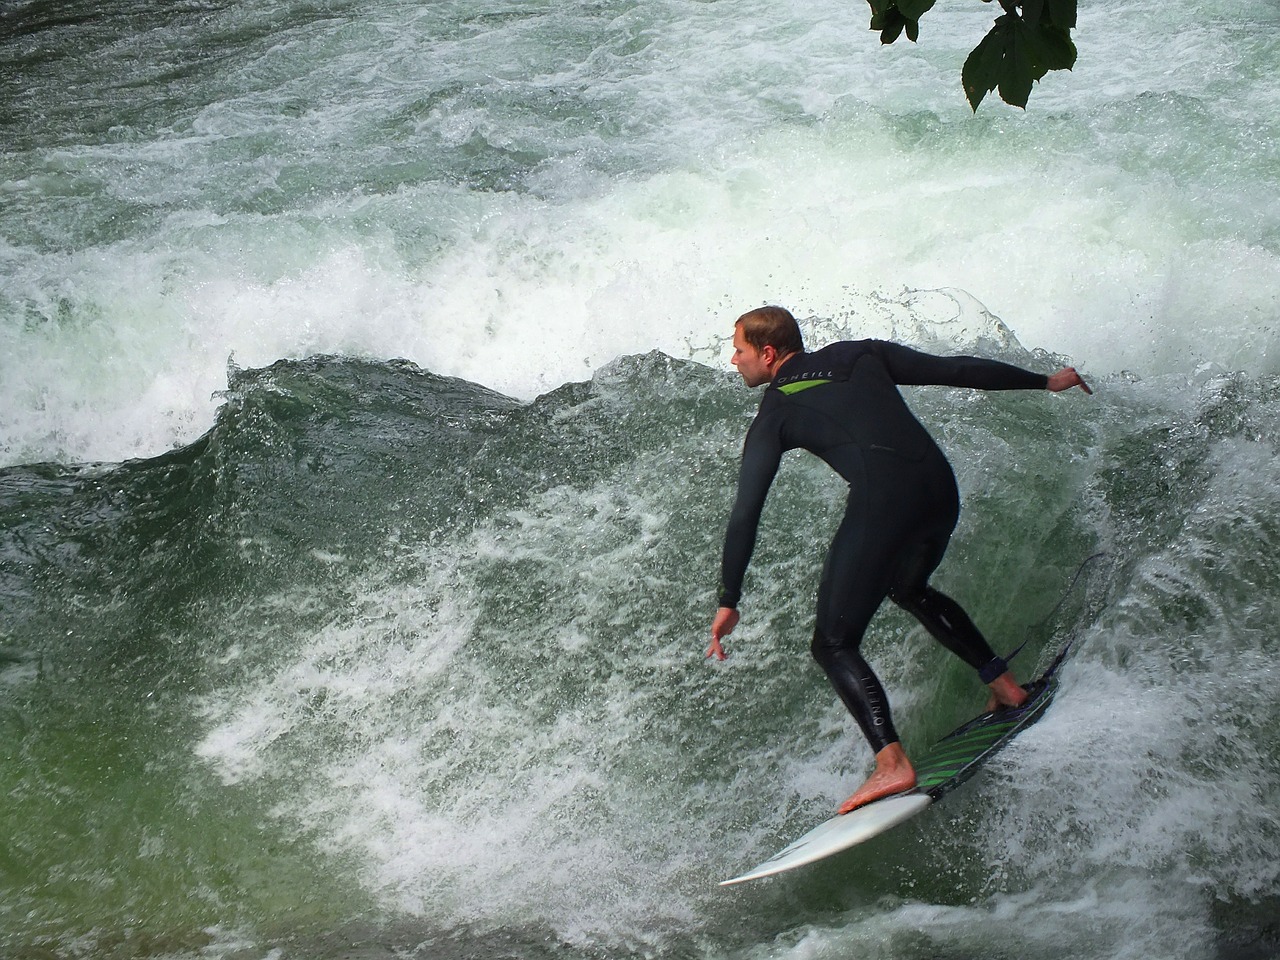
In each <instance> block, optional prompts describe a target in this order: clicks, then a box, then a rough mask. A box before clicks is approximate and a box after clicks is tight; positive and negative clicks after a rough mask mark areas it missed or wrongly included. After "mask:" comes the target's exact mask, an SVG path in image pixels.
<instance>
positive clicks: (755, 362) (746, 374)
mask: <svg viewBox="0 0 1280 960" xmlns="http://www.w3.org/2000/svg"><path fill="white" fill-rule="evenodd" d="M765 350H767V351H769V352H770V353H773V348H772V347H765V348H764V350H758V349H757V348H755V347H753V346H752V345H751V344H749V343H747V340H746V337H744V336H743V335H742V324H738V325H737V326H736V327H734V328H733V356H732V357H731V358H730V360H729V362H730V363H732V364H733V365H734V366H735V367H737V368H738V373H740V374H742V379H743V381H744V382H745V383H746V385H747V386H748V387H758V386H760V384H762V383H768V382H769V381H770V380H772V379H773V377H772V376H771V375H770V373H769V361H768V360H767V359H766V358H765V356H764V351H765Z"/></svg>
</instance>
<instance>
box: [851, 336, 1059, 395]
mask: <svg viewBox="0 0 1280 960" xmlns="http://www.w3.org/2000/svg"><path fill="white" fill-rule="evenodd" d="M876 351H877V352H878V353H879V354H880V357H881V359H882V360H883V361H884V365H885V367H886V368H887V369H888V371H889V376H891V377H892V378H893V382H894V383H897V384H901V385H904V386H923V385H926V384H928V385H935V386H942V387H972V388H974V389H976V390H1043V389H1045V387H1046V385H1047V384H1048V382H1049V378H1048V377H1047V376H1045V375H1044V374H1043V373H1032V372H1031V371H1030V370H1023V369H1022V368H1021V367H1015V366H1013V364H1010V363H1001V362H1000V361H999V360H984V359H983V358H981V357H935V356H933V355H932V354H929V353H921V352H920V351H919V350H912V349H911V348H910V347H904V346H902V345H901V344H899V343H889V342H888V341H884V340H881V341H877V342H876Z"/></svg>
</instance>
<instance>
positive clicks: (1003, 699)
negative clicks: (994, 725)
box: [987, 670, 1027, 713]
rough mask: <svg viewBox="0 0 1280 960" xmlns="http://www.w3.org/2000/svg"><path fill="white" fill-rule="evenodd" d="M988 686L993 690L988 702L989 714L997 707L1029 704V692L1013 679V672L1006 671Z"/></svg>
mask: <svg viewBox="0 0 1280 960" xmlns="http://www.w3.org/2000/svg"><path fill="white" fill-rule="evenodd" d="M987 686H988V687H990V688H991V696H990V697H989V698H988V700H987V713H990V712H991V711H992V710H994V709H996V708H997V707H1020V706H1022V705H1023V704H1024V703H1026V702H1027V691H1026V690H1023V689H1022V687H1020V686H1018V681H1017V680H1015V679H1013V672H1012V671H1011V670H1006V671H1005V672H1004V673H1002V674H1000V676H998V677H996V678H995V679H994V680H992V681H991V682H990V683H989V684H987Z"/></svg>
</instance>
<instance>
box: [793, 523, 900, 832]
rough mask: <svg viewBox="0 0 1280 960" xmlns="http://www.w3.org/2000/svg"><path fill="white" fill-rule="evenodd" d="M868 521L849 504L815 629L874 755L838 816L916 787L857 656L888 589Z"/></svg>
mask: <svg viewBox="0 0 1280 960" xmlns="http://www.w3.org/2000/svg"><path fill="white" fill-rule="evenodd" d="M865 515H866V511H865V510H855V509H854V507H853V505H852V504H850V507H849V509H847V510H846V512H845V516H844V519H843V521H842V522H841V524H840V529H839V530H838V531H837V532H836V536H835V539H834V540H833V542H832V544H831V549H830V551H829V552H828V554H827V561H826V565H825V567H824V568H823V572H822V582H821V585H820V586H819V588H818V616H817V625H816V627H815V629H814V634H813V644H812V646H811V647H810V650H811V651H812V653H813V658H814V659H815V660H816V661H817V662H818V664H819V665H820V666H821V667H822V669H823V670H824V671H826V674H827V678H828V679H829V680H830V681H831V685H832V686H833V687H835V690H836V693H838V694H839V696H840V699H841V700H842V701H843V702H844V705H845V706H846V707H847V708H848V710H849V712H850V713H851V714H853V718H854V720H855V721H857V724H858V726H859V727H860V728H861V730H862V733H863V735H864V736H865V737H866V738H867V742H868V743H870V744H871V748H872V750H874V751H875V755H876V768H875V770H874V772H873V773H872V774H871V777H870V778H869V779H868V780H867V782H866V783H864V784H863V785H862V786H861V787H859V788H858V789H857V790H856V791H855V792H854V793H853V795H852V796H850V797H849V799H847V800H846V801H845V802H844V803H843V804H842V805H841V806H840V810H839V812H840V813H848V812H849V811H850V810H853V809H855V808H856V807H859V806H862V805H863V804H866V803H870V802H871V801H872V800H878V799H880V798H881V797H886V796H889V795H891V794H894V793H901V792H902V791H903V790H910V789H911V788H912V787H914V786H915V785H916V774H915V770H914V769H913V768H912V766H911V763H910V761H909V760H908V759H907V755H906V753H905V752H904V751H903V749H902V744H901V743H900V742H899V741H898V734H897V731H896V730H895V729H894V726H893V719H892V717H891V716H890V713H889V698H888V697H887V696H886V695H885V691H884V687H883V686H882V685H881V683H880V681H879V679H878V678H877V677H876V675H875V672H874V671H873V670H872V669H871V666H870V664H868V663H867V661H866V660H865V659H864V658H863V657H862V654H861V653H860V652H859V646H860V645H861V643H862V635H863V634H864V633H865V632H866V629H867V625H868V624H869V623H870V622H871V617H872V616H873V615H874V614H875V612H876V610H877V608H879V606H880V603H881V602H882V601H883V599H884V597H885V593H886V589H887V585H886V584H884V583H881V582H877V578H876V571H883V570H885V569H887V564H885V563H884V562H883V558H880V557H874V556H867V555H866V553H865V548H866V547H867V546H868V545H874V544H878V543H882V542H883V541H882V540H881V539H880V538H875V539H872V538H869V537H868V536H867V535H866V534H867V531H866V529H865V523H864V520H863V518H864V517H865Z"/></svg>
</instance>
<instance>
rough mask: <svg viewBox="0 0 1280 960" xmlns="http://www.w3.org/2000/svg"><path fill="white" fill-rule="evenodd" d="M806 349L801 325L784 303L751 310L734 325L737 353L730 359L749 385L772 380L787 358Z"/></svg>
mask: <svg viewBox="0 0 1280 960" xmlns="http://www.w3.org/2000/svg"><path fill="white" fill-rule="evenodd" d="M803 350H804V340H803V339H802V338H801V336H800V325H799V324H797V323H796V318H795V317H793V316H792V315H791V314H790V312H789V311H787V310H784V309H782V307H757V308H756V309H755V310H748V311H747V312H746V313H744V314H743V315H742V316H740V317H739V318H738V320H737V323H735V324H734V327H733V357H732V359H731V360H730V363H732V364H733V365H734V366H735V367H737V368H738V373H740V374H742V379H743V380H744V381H745V382H746V384H747V386H748V387H758V386H760V384H762V383H768V382H769V381H770V380H772V379H773V377H774V374H776V373H777V372H778V367H780V366H782V363H783V361H784V360H786V359H787V357H789V356H791V355H792V354H793V353H800V352H801V351H803Z"/></svg>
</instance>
